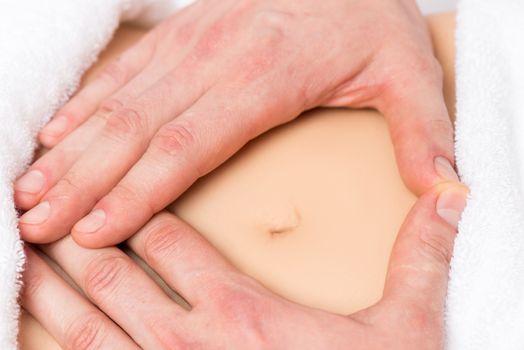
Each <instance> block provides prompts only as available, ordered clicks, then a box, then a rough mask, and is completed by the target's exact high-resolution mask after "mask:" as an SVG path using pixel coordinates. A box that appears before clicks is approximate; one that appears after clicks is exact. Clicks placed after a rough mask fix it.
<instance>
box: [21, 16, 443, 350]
mask: <svg viewBox="0 0 524 350" xmlns="http://www.w3.org/2000/svg"><path fill="white" fill-rule="evenodd" d="M452 22H453V21H452V17H451V16H447V17H438V18H433V19H432V21H431V24H432V25H433V26H432V27H433V29H434V30H433V37H434V44H435V46H436V48H437V55H438V56H439V57H440V59H441V62H442V64H443V67H444V70H445V72H446V73H447V75H446V80H445V85H446V87H447V88H448V89H447V91H446V96H447V97H448V101H449V102H450V105H449V106H450V109H452V107H453V106H452V105H451V102H452V101H453V98H452V96H453V91H452V89H450V88H451V87H452V81H453V78H452V76H451V74H450V73H451V71H450V70H449V69H450V68H452V61H453V59H452V58H453V53H452V50H450V48H452V35H451V34H452V32H453V26H452V24H453V23H452ZM437 29H438V30H437ZM128 40H129V38H127V37H125V36H124V37H122V36H118V37H117V40H116V41H115V42H114V44H113V45H115V44H116V47H115V46H112V47H111V48H110V51H111V49H115V50H116V51H120V50H122V49H123V47H125V46H127V45H129V42H127V41H128ZM107 58H108V57H105V56H104V57H103V58H102V61H104V60H106V59H107ZM102 65H103V63H102ZM99 68H100V67H95V72H91V76H92V75H93V73H94V74H96V70H97V69H99ZM338 113H342V115H340V116H339V115H337V114H338ZM353 121H354V122H356V123H355V124H352V122H353ZM381 123H382V121H381V118H380V117H379V116H378V115H376V113H373V112H358V111H347V112H344V111H328V110H321V111H318V112H316V113H315V115H313V116H308V117H305V118H303V120H297V121H296V122H294V123H292V124H291V125H289V126H286V127H285V128H283V129H279V130H275V131H274V132H272V133H269V134H268V135H265V136H264V137H263V138H261V139H259V140H257V142H256V143H254V144H252V145H250V146H249V148H247V149H244V150H243V151H242V153H241V154H240V155H239V157H237V158H236V159H233V160H232V162H229V163H228V164H227V166H226V167H223V168H221V169H220V171H218V172H216V173H214V174H212V176H211V177H210V178H208V179H206V180H205V182H204V184H202V183H201V184H199V185H198V186H197V187H196V188H195V189H193V190H192V191H191V192H190V193H188V194H187V196H185V197H183V198H182V200H181V201H179V202H178V203H177V204H176V205H175V208H174V209H175V211H176V212H177V213H179V214H180V215H181V216H183V217H184V218H186V219H187V220H189V222H190V223H191V224H192V225H194V226H198V227H204V228H206V229H207V227H208V226H217V224H218V226H219V227H220V226H221V223H220V222H219V221H216V219H214V218H213V217H211V216H210V214H213V211H214V210H216V209H217V208H220V207H224V206H226V207H227V206H230V205H231V202H230V203H228V202H227V201H226V200H225V199H224V198H223V197H220V195H218V196H217V193H218V194H220V192H221V191H222V192H223V191H224V189H225V187H233V188H234V187H235V183H237V184H236V188H237V189H239V190H242V188H244V187H245V186H248V187H257V186H258V187H260V186H261V185H262V184H261V181H260V177H259V180H258V181H257V180H256V179H254V180H252V181H254V182H249V181H250V180H249V178H244V179H243V178H242V177H239V176H238V175H239V173H245V172H250V171H251V172H256V171H259V170H260V169H261V168H262V169H263V164H264V160H263V159H262V158H263V157H262V158H261V154H262V155H263V153H264V152H265V153H266V154H267V156H269V157H272V159H273V162H274V163H275V164H276V165H277V166H279V169H280V172H281V176H279V177H280V178H282V177H284V178H285V176H286V174H287V175H289V173H292V169H293V168H295V167H297V166H298V167H299V168H300V163H301V162H302V160H301V159H300V158H301V157H300V154H299V153H296V154H294V153H293V152H292V153H291V154H290V153H289V152H290V149H292V148H293V147H296V146H297V143H296V140H297V139H298V140H300V139H301V138H304V139H305V140H306V141H307V142H310V143H314V142H315V141H314V138H315V133H314V132H312V131H315V130H316V131H317V132H318V133H320V135H322V134H325V133H329V134H328V135H327V136H326V137H325V138H322V137H321V136H318V135H317V137H320V138H321V139H320V140H319V142H326V141H327V140H329V139H332V140H333V139H334V140H335V141H334V142H335V144H336V145H337V146H338V147H339V148H338V149H332V150H329V149H327V150H325V149H320V150H319V152H321V153H322V152H326V151H330V152H332V153H333V155H334V156H335V157H334V159H333V161H327V165H328V166H330V167H332V166H333V163H337V164H338V163H340V159H343V158H344V156H346V157H350V160H351V161H352V162H351V161H350V165H351V167H353V168H354V167H355V166H356V167H359V168H363V169H364V170H366V169H367V168H368V167H371V169H373V170H375V171H377V172H379V174H380V176H377V180H379V181H380V182H381V183H383V185H382V186H381V184H380V183H378V182H374V180H372V179H371V178H370V177H369V176H368V177H367V181H366V179H360V178H359V177H358V176H356V177H355V174H353V173H351V172H347V170H345V167H344V166H342V167H339V168H336V169H335V170H337V172H341V174H339V175H340V177H335V178H330V181H334V182H336V183H340V184H342V183H344V181H347V182H348V184H347V186H349V187H353V188H358V187H362V191H363V195H366V194H367V197H369V198H373V196H374V195H373V192H374V191H378V192H380V194H381V195H383V196H385V197H392V199H391V202H388V203H386V204H385V207H384V211H381V210H380V209H378V208H377V205H376V204H372V207H369V206H366V205H365V204H362V202H360V203H361V204H360V205H361V206H364V208H363V211H362V212H359V213H355V214H354V213H353V212H351V211H350V212H348V213H346V214H344V213H341V214H340V215H338V214H337V215H334V216H333V215H331V217H330V219H331V221H333V222H332V225H331V226H330V227H331V230H336V227H337V226H338V227H340V228H342V229H346V230H349V231H346V232H347V234H345V235H331V234H330V232H326V230H323V231H324V232H322V234H321V235H316V236H318V237H319V238H320V239H319V240H318V241H316V240H311V239H308V238H307V237H308V236H309V237H310V238H311V235H312V233H313V234H314V231H313V230H314V225H313V227H311V225H307V224H306V225H304V224H303V223H302V224H301V226H305V227H301V229H300V230H296V231H294V232H292V234H291V235H290V237H291V239H289V238H290V237H286V236H285V235H286V233H285V232H283V233H279V234H277V236H278V237H275V241H274V242H273V243H270V241H267V240H264V239H262V240H261V239H260V237H264V236H263V235H261V233H260V232H257V231H254V230H249V229H247V228H244V227H243V226H242V225H238V224H239V221H238V220H235V219H231V220H229V224H234V225H237V226H240V229H237V230H236V231H235V232H233V233H232V235H230V237H227V236H225V235H224V234H227V233H228V232H227V225H226V227H220V228H219V229H217V230H215V231H213V230H211V231H207V232H205V234H206V237H208V238H209V239H210V240H211V241H212V242H213V243H214V244H215V245H217V246H218V247H219V248H220V250H221V252H222V253H225V254H226V255H227V256H228V257H229V258H230V259H232V260H233V261H234V263H235V265H236V266H238V267H239V268H240V269H241V270H242V271H246V272H249V273H250V274H251V275H255V277H256V278H257V279H258V280H262V282H263V283H264V285H265V286H270V287H271V288H272V289H273V290H277V291H278V292H279V294H281V295H284V296H286V297H287V298H289V299H291V300H294V301H296V302H300V303H301V304H305V305H310V306H314V307H319V308H322V309H324V310H330V311H333V312H336V313H339V314H349V313H350V312H353V311H356V310H360V309H362V308H365V307H367V306H370V305H372V304H373V303H375V302H377V301H378V300H379V299H380V296H381V294H382V289H383V279H384V272H382V269H385V265H386V261H387V255H388V253H387V252H389V249H390V242H391V241H392V239H394V233H395V231H396V229H397V223H400V222H401V220H402V218H403V217H404V216H405V213H406V211H407V208H408V207H409V206H410V205H411V204H412V202H413V199H412V197H411V196H410V195H409V194H408V193H407V191H406V190H405V189H403V187H402V184H401V182H400V181H399V179H398V174H397V173H396V168H395V164H394V159H393V156H392V152H391V150H390V149H389V147H390V146H389V145H387V134H386V130H385V126H382V125H381ZM337 129H342V131H341V132H342V133H347V136H348V138H350V139H352V141H353V142H350V143H347V144H340V142H341V140H342V139H343V138H341V137H340V138H339V137H338V136H337V134H336V133H334V132H333V130H335V131H336V130H337ZM352 129H355V130H354V133H351V131H352ZM377 129H378V131H379V132H378V133H376V132H375V131H373V130H377ZM359 134H362V139H363V140H360V141H359V140H356V138H357V136H358V135H359ZM364 139H369V140H368V141H366V140H364ZM293 140H294V141H293ZM308 140H309V141H308ZM366 142H367V143H366ZM385 145H387V146H388V147H385ZM299 147H304V145H302V144H300V145H299ZM362 148H363V149H366V157H363V158H359V157H358V153H353V151H352V150H353V149H362ZM304 151H305V152H306V151H307V149H304ZM348 152H350V153H349V154H348ZM279 153H280V154H281V153H284V154H283V155H282V156H289V155H294V156H295V157H296V158H294V159H295V161H296V163H295V164H293V165H291V166H289V165H287V167H286V164H285V163H281V162H279V160H278V159H276V158H275V156H277V157H278V154H279ZM322 154H323V155H324V156H325V155H326V154H325V153H322ZM322 154H321V155H322ZM330 157H331V156H329V157H327V158H330ZM302 158H304V159H305V158H309V159H310V160H313V161H315V160H316V159H317V158H315V156H314V155H312V154H308V155H307V156H302ZM331 158H333V157H331ZM368 158H372V159H374V160H373V161H372V162H369V161H368ZM337 159H338V160H337ZM297 163H298V165H297ZM253 164H254V165H253ZM261 165H262V167H261ZM267 176H268V175H267V174H264V177H267ZM279 177H277V178H279ZM302 177H305V178H308V177H309V178H312V174H309V173H307V174H304V175H302ZM313 179H314V177H313ZM224 181H226V182H224ZM246 181H247V182H246ZM295 182H297V180H295ZM286 184H287V182H286V181H284V182H283V183H277V184H276V187H277V188H275V189H274V193H276V192H284V193H289V192H290V190H289V189H286V188H280V187H279V186H283V185H286ZM328 185H329V184H324V186H323V187H324V188H325V190H326V192H330V191H331V190H330V188H329V186H328ZM326 186H328V187H326ZM206 187H208V188H209V189H208V190H206V189H205V188H206ZM343 187H344V186H342V188H343ZM286 191H287V192H286ZM299 191H304V192H305V191H307V188H302V189H299ZM341 191H342V192H341V195H342V196H344V195H345V193H346V192H345V191H344V189H342V190H341ZM353 191H354V190H352V192H353ZM352 192H350V193H352ZM229 195H231V192H229ZM248 195H250V193H248ZM353 195H355V192H353ZM237 197H238V195H237ZM268 198H269V200H268ZM271 198H272V195H269V196H267V197H266V198H264V197H263V196H262V197H261V196H260V194H259V195H257V196H256V199H257V201H256V203H257V205H258V207H259V208H261V207H265V206H268V205H269V206H270V205H273V204H274V203H275V202H273V201H272V200H271ZM306 198H307V197H306ZM329 200H330V203H331V204H332V205H334V206H341V207H344V203H341V202H340V201H337V198H336V197H333V196H330V197H329ZM352 200H354V199H352ZM357 200H358V197H357ZM202 202H205V203H206V206H205V207H206V208H204V209H203V210H202V209H199V208H198V206H199V205H196V206H195V205H194V204H192V203H197V204H198V203H202ZM232 202H233V206H234V205H235V204H234V203H235V201H232ZM298 205H299V207H304V206H307V205H309V204H308V202H307V200H306V201H304V199H300V198H298ZM282 209H286V208H282V207H278V210H277V212H278V211H281V212H284V213H285V210H282ZM314 209H315V211H317V212H318V211H324V212H325V213H329V212H330V210H329V209H326V205H325V204H323V205H322V206H320V207H318V208H314ZM235 211H237V212H239V213H241V214H242V215H245V216H246V217H247V220H252V219H253V218H252V217H251V216H250V215H249V211H246V210H245V208H243V207H242V206H238V207H236V208H235ZM331 212H332V210H331ZM366 212H368V213H367V214H366ZM384 214H389V215H390V216H392V217H393V219H386V218H384V216H383V215H384ZM215 215H219V216H220V215H221V214H220V213H218V214H216V213H215ZM303 215H304V219H306V221H307V222H309V223H310V222H312V221H313V222H315V221H316V222H321V221H322V220H321V217H322V215H320V216H319V215H311V214H307V213H303ZM366 215H367V216H366ZM284 216H285V215H284ZM341 216H342V218H345V219H346V222H345V223H344V221H343V220H340V217H341ZM359 216H364V218H362V222H365V221H370V220H374V221H379V223H380V224H383V226H382V227H376V230H377V233H378V235H377V239H380V240H383V241H384V242H383V244H384V248H377V246H378V245H377V243H379V242H377V240H375V239H373V238H371V236H372V234H373V229H372V228H371V227H370V225H369V224H367V225H364V224H362V223H359ZM377 216H378V217H381V220H376V217H377ZM206 218H207V222H206ZM430 223H431V221H428V224H430ZM253 224H255V226H256V224H257V221H256V220H253ZM378 226H380V225H378ZM331 230H328V231H331ZM380 230H382V231H380ZM380 233H382V235H380ZM442 233H445V232H442ZM279 235H280V236H279ZM231 239H233V241H231ZM286 240H287V241H288V243H285V241H286ZM366 240H367V243H366ZM322 241H324V243H322ZM228 242H234V244H231V243H228ZM275 242H278V243H275ZM323 245H326V247H325V248H326V249H327V250H328V251H334V252H335V253H334V254H331V255H328V256H318V254H314V255H312V251H313V250H317V251H318V250H322V249H324V248H323ZM367 245H369V246H370V247H371V248H372V249H370V250H369V251H366V250H365V248H364V247H365V246H367ZM270 246H271V247H270ZM340 246H344V247H346V248H345V251H346V254H340V255H337V254H336V251H337V250H338V249H337V247H340ZM353 246H355V250H354V251H352V250H351V249H352V247H353ZM67 247H68V246H67V245H63V248H62V250H67V251H69V249H70V248H67ZM74 249H76V247H73V249H72V252H73V254H71V253H70V256H71V255H74V256H75V257H76V256H77V254H75V253H74V252H75V250H74ZM363 249H364V251H363V252H362V250H363ZM380 249H385V251H381V250H380ZM359 251H360V255H359ZM55 254H61V253H58V252H56V253H55ZM64 255H67V254H65V253H64ZM355 255H356V256H357V257H360V258H361V259H360V262H359V261H354V259H353V260H352V259H351V257H348V256H355ZM367 255H369V256H367ZM262 256H267V257H268V259H267V260H264V259H261V258H260V257H262ZM281 256H292V257H293V259H295V264H296V263H297V262H298V264H300V265H301V267H302V268H299V269H294V268H293V267H292V266H291V267H290V266H289V265H291V264H282V262H285V261H282V260H281ZM57 260H59V259H57ZM308 260H313V262H312V264H311V266H315V265H317V266H316V268H315V269H311V268H310V266H309V265H307V262H308ZM326 260H327V261H326ZM291 261H293V260H291ZM271 263H272V265H271ZM175 265H176V264H175ZM344 265H352V266H350V268H349V269H348V268H347V267H346V266H344ZM359 266H360V267H359ZM372 266H377V267H378V269H379V271H378V272H377V270H375V269H374V268H373V267H372ZM358 270H360V271H361V272H362V275H360V276H359V275H355V271H358ZM44 271H46V270H44ZM305 275H309V277H310V279H309V281H315V280H316V282H317V283H313V284H312V283H311V282H308V280H306V279H304V276H305ZM43 276H46V274H45V273H44V274H43ZM279 276H281V277H279ZM326 276H332V277H326ZM341 276H344V278H341ZM362 276H364V277H365V278H364V279H362ZM359 277H360V278H359ZM53 279H54V277H52V276H51V280H53ZM304 281H306V283H304ZM377 281H378V282H379V283H377ZM59 286H61V284H59ZM344 294H346V296H345V297H344ZM58 295H61V293H57V295H53V296H50V295H49V292H48V294H47V295H46V294H43V295H40V298H42V299H46V300H45V302H44V301H41V304H43V305H44V306H45V305H48V304H49V301H50V300H52V299H56V298H57V296H58ZM362 296H365V297H364V298H362ZM46 297H47V298H46ZM65 299H67V298H65ZM59 307H60V308H61V309H64V308H65V307H64V305H63V304H62V305H59ZM39 310H40V315H41V317H42V315H47V314H49V313H50V312H52V310H53V305H49V306H48V308H39ZM33 312H35V313H36V314H39V313H38V312H36V311H33ZM128 314H129V312H127V315H128ZM64 319H67V318H65V317H64ZM46 326H47V327H48V328H50V329H53V328H52V327H49V322H47V324H46ZM22 330H23V331H25V332H24V333H23V334H22V344H23V348H24V349H33V348H34V349H39V350H41V349H43V348H44V345H43V342H44V339H46V337H45V335H44V334H42V333H41V332H39V331H38V328H37V327H36V326H35V325H34V324H33V323H30V324H29V326H28V323H27V321H26V322H25V323H23V325H22ZM54 330H55V332H56V328H54ZM84 330H85V329H84ZM375 330H376V329H375ZM411 331H414V330H411ZM35 332H38V333H36V336H35ZM406 332H409V331H408V330H406ZM55 336H56V337H57V338H60V335H59V334H55ZM70 338H74V336H70ZM319 338H321V337H319ZM61 340H62V341H63V344H65V343H66V341H64V339H63V338H62V339H61ZM31 341H32V342H34V344H35V345H34V347H31V345H30V344H29V342H31ZM70 341H71V339H70ZM352 345H355V344H352ZM404 345H406V344H404ZM404 348H405V347H404Z"/></svg>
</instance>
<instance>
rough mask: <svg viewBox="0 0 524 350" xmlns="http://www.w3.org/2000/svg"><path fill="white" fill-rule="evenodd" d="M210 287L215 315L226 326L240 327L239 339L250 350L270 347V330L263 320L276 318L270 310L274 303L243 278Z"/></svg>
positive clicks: (217, 283)
mask: <svg viewBox="0 0 524 350" xmlns="http://www.w3.org/2000/svg"><path fill="white" fill-rule="evenodd" d="M235 275H236V274H235ZM232 281H233V282H232ZM210 283H212V289H213V290H212V295H213V300H212V307H213V311H214V312H215V313H216V314H217V317H218V318H219V319H220V320H222V321H223V324H235V325H240V328H239V329H242V332H241V334H240V336H241V337H242V339H243V340H244V341H246V343H247V344H249V346H248V348H250V349H254V348H261V347H260V344H267V340H268V339H267V338H266V334H267V329H266V327H265V325H264V322H263V320H264V319H270V318H272V317H274V316H275V315H272V314H271V312H272V311H271V310H274V309H275V308H274V305H272V301H271V300H270V299H269V298H267V297H264V296H263V295H262V294H261V293H259V292H258V290H257V288H253V287H252V286H251V283H245V281H244V278H242V277H240V276H238V278H237V277H235V276H233V278H229V282H224V279H221V281H218V280H217V281H216V282H210Z"/></svg>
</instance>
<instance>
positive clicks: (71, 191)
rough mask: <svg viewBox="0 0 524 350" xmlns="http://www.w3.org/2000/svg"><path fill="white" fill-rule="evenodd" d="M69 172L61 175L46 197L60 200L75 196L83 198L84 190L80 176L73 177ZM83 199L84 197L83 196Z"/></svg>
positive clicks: (70, 198)
mask: <svg viewBox="0 0 524 350" xmlns="http://www.w3.org/2000/svg"><path fill="white" fill-rule="evenodd" d="M72 178H75V177H74V176H71V175H70V174H66V175H65V176H64V177H62V178H61V179H60V180H58V182H57V183H56V185H55V186H54V187H53V188H52V189H51V191H49V194H48V195H46V196H45V198H46V199H60V200H66V201H67V200H72V199H75V198H84V197H85V196H84V194H85V191H84V190H83V188H82V187H83V186H82V181H81V178H75V179H74V180H73V179H72ZM84 199H85V198H84Z"/></svg>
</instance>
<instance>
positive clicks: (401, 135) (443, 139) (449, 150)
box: [382, 74, 458, 194]
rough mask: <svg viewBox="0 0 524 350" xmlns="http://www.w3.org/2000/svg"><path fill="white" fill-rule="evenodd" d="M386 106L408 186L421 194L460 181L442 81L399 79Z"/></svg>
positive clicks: (399, 164) (391, 131)
mask: <svg viewBox="0 0 524 350" xmlns="http://www.w3.org/2000/svg"><path fill="white" fill-rule="evenodd" d="M385 102H387V103H386V104H385V105H384V108H383V110H382V112H383V113H384V116H385V118H386V120H387V122H388V125H389V130H390V134H391V138H392V141H393V146H394V148H395V155H396V158H397V164H398V167H399V170H400V174H401V175H402V178H403V180H404V182H405V183H406V185H407V186H408V187H409V188H410V189H411V190H412V191H414V192H415V193H417V194H421V193H423V192H424V191H427V190H428V189H429V188H431V187H432V186H434V185H436V184H438V183H440V182H443V181H458V176H457V174H456V172H455V170H454V168H453V167H454V156H453V150H454V147H453V125H452V123H451V120H450V117H449V113H448V110H447V107H446V104H445V101H444V95H443V92H442V84H441V83H440V82H439V79H438V78H429V77H428V74H426V75H424V76H423V77H421V79H417V77H413V76H409V77H407V78H405V79H402V78H398V79H397V82H396V83H395V86H392V87H391V88H390V91H389V93H388V96H387V99H386V101H385Z"/></svg>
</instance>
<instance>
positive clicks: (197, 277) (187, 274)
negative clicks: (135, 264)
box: [128, 212, 236, 307]
mask: <svg viewBox="0 0 524 350" xmlns="http://www.w3.org/2000/svg"><path fill="white" fill-rule="evenodd" d="M128 245H129V246H130V248H131V249H132V250H133V251H134V252H135V253H136V254H137V255H138V256H140V257H141V258H142V259H143V260H144V261H145V262H146V263H147V264H148V265H149V266H150V267H151V268H152V269H153V270H155V271H156V272H157V273H158V274H159V275H160V276H161V277H162V279H163V280H164V281H165V282H166V283H167V284H168V285H169V286H171V288H173V289H175V290H176V291H178V292H179V293H180V294H181V295H182V296H183V297H184V298H185V299H186V300H187V301H189V303H190V304H191V305H192V306H193V307H196V306H197V305H198V304H199V302H202V301H206V300H209V298H210V294H212V293H213V291H214V290H215V287H216V285H217V283H221V282H223V281H225V280H228V279H230V278H231V272H233V271H236V270H235V269H234V268H233V267H232V266H231V265H230V264H229V263H228V262H227V261H226V260H225V259H224V257H222V256H221V255H220V253H219V252H218V251H217V250H216V249H215V248H214V247H213V246H211V244H210V243H209V242H208V241H206V239H205V238H204V237H203V236H202V235H200V234H199V233H198V232H196V231H195V230H194V229H193V228H192V227H191V226H189V225H188V224H186V223H185V222H183V221H182V220H180V219H179V218H177V217H176V216H175V215H173V214H171V213H168V212H161V213H159V214H157V215H156V216H155V217H153V219H151V220H150V221H149V222H148V223H147V224H146V225H145V226H144V227H143V228H142V229H141V230H140V231H139V232H138V233H137V234H136V235H134V236H133V237H132V238H131V239H130V240H129V241H128ZM226 274H227V275H228V276H224V275H226Z"/></svg>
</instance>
